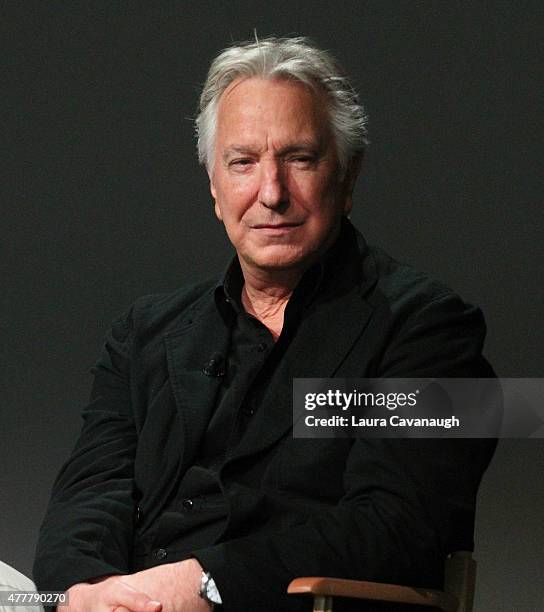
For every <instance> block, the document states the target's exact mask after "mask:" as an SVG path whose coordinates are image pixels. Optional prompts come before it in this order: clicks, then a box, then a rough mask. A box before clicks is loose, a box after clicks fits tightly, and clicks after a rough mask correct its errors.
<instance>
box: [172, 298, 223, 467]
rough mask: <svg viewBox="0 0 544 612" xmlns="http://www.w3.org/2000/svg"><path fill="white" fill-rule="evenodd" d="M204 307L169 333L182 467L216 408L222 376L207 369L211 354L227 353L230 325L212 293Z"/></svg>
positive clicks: (198, 442) (197, 444) (193, 455)
mask: <svg viewBox="0 0 544 612" xmlns="http://www.w3.org/2000/svg"><path fill="white" fill-rule="evenodd" d="M202 301H203V305H202V308H201V310H196V311H195V312H193V313H192V314H190V315H188V317H186V319H185V321H184V323H183V324H182V326H181V327H179V328H178V329H176V330H174V331H172V332H170V333H169V334H167V335H166V338H165V344H166V355H167V360H168V371H169V375H170V380H171V384H172V391H173V394H174V398H175V401H176V406H177V409H178V413H179V418H180V421H181V424H182V429H183V432H184V436H183V443H182V444H180V452H181V461H180V469H182V468H183V466H187V465H190V464H191V462H192V460H193V459H194V457H195V454H196V451H197V449H198V446H199V444H200V443H201V441H202V438H203V436H204V434H205V432H206V428H207V426H208V422H209V420H210V418H211V415H212V413H213V410H214V408H215V398H216V395H217V392H218V389H219V386H220V384H221V380H222V378H221V376H217V375H215V374H216V373H214V372H213V368H212V371H211V372H210V370H209V369H208V370H207V373H205V370H206V365H207V364H209V362H210V360H211V358H212V356H213V355H214V354H215V355H221V356H222V357H223V359H224V358H225V357H226V355H227V350H228V343H229V338H230V331H229V326H228V325H227V324H226V323H225V321H224V320H223V319H222V317H221V314H220V313H219V311H218V308H217V306H216V304H215V300H214V296H213V294H212V295H211V296H210V295H209V294H207V295H206V296H204V298H203V300H202Z"/></svg>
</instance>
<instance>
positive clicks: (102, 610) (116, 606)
mask: <svg viewBox="0 0 544 612" xmlns="http://www.w3.org/2000/svg"><path fill="white" fill-rule="evenodd" d="M123 578H124V576H110V577H108V578H104V579H102V580H100V582H97V583H95V584H90V583H79V584H75V585H74V586H72V587H70V588H69V589H68V591H67V593H68V601H69V604H68V605H67V606H66V607H64V606H63V608H62V610H63V612H112V611H113V610H117V612H161V610H162V605H161V604H160V603H159V602H158V601H154V600H152V599H151V598H150V597H148V595H146V594H145V593H143V592H141V591H138V590H137V589H135V588H134V587H132V586H130V585H128V584H126V583H125V582H124V581H123Z"/></svg>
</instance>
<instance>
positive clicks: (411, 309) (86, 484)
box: [35, 39, 493, 612]
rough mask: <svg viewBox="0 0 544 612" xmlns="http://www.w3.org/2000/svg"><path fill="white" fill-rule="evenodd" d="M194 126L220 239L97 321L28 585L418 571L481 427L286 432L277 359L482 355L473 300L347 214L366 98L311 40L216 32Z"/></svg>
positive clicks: (286, 407) (271, 580)
mask: <svg viewBox="0 0 544 612" xmlns="http://www.w3.org/2000/svg"><path fill="white" fill-rule="evenodd" d="M197 129H198V135H199V156H200V160H201V161H202V163H203V164H204V165H205V167H206V169H207V172H208V174H209V178H210V189H211V194H212V196H213V198H214V200H215V213H216V216H217V217H218V219H219V220H220V221H221V222H223V223H224V225H225V229H226V231H227V234H228V236H229V239H230V241H231V242H232V244H233V245H234V247H235V249H236V257H235V258H234V260H233V261H232V263H231V264H230V266H229V268H228V270H227V272H226V274H224V275H223V276H222V278H221V279H220V280H219V281H217V280H213V281H210V282H204V283H202V284H200V285H197V286H194V287H189V288H184V289H182V290H180V291H178V292H176V293H174V294H171V295H160V296H152V297H147V298H143V299H141V300H138V301H137V302H136V303H135V304H134V306H133V307H132V309H131V310H130V312H129V313H128V314H127V315H125V316H123V317H122V318H121V319H119V320H118V321H117V322H116V323H115V324H114V326H113V328H112V332H111V334H110V335H109V337H108V340H107V342H106V345H105V351H104V354H103V356H102V357H101V359H100V360H99V362H98V364H97V366H96V368H95V370H94V374H95V382H94V386H93V390H92V394H91V402H90V404H89V405H88V406H87V408H85V410H84V412H83V418H84V421H85V423H84V427H83V431H82V434H81V437H80V439H79V441H78V443H77V446H76V448H75V450H74V452H73V453H72V456H71V457H70V459H69V460H68V462H67V463H66V465H65V466H64V467H63V469H62V471H61V473H60V475H59V477H58V478H57V481H56V483H55V486H54V490H53V495H52V499H51V502H50V505H49V508H48V511H47V514H46V517H45V519H44V524H43V526H42V530H41V535H40V540H39V543H38V549H37V557H36V562H35V580H36V583H37V585H38V587H39V588H41V589H46V588H47V589H66V588H69V594H70V598H71V600H70V609H73V610H91V609H93V610H94V609H96V610H112V609H128V610H133V611H134V612H140V611H142V612H144V611H146V612H158V611H159V610H160V609H161V607H162V609H163V610H176V611H177V610H183V611H189V612H199V611H201V610H202V611H204V610H209V609H211V607H212V606H213V605H214V603H215V604H217V603H219V602H222V605H223V607H224V609H225V610H227V611H229V610H233V611H246V610H250V611H251V610H299V609H300V610H304V609H306V610H307V609H308V602H306V601H301V600H300V599H298V598H290V597H288V596H287V595H286V588H287V585H288V584H289V582H290V581H291V580H292V579H293V578H295V577H297V576H303V575H306V576H307V575H329V576H343V577H346V578H349V577H352V578H361V579H368V580H381V581H394V582H404V583H411V584H416V585H424V586H433V585H438V584H440V582H441V580H442V575H441V572H442V567H443V561H444V558H445V557H446V555H447V554H448V553H449V552H451V551H452V550H457V549H466V548H469V547H471V546H472V530H473V519H474V505H475V495H476V490H477V487H478V484H479V481H480V478H481V475H482V473H483V471H484V469H485V467H486V466H487V464H488V462H489V459H490V456H491V454H492V451H493V443H487V442H479V441H467V440H463V441H460V440H440V441H435V440H376V439H367V440H365V439H358V440H349V439H334V440H302V439H295V438H294V437H293V436H292V432H291V425H292V411H291V397H292V379H293V378H294V377H333V376H337V377H386V376H390V377H424V376H479V375H486V374H488V373H489V372H490V369H489V367H488V366H487V365H486V363H485V361H484V360H483V358H482V356H481V350H482V344H483V339H484V335H485V326H484V322H483V318H482V315H481V313H480V312H479V310H478V309H476V308H474V307H470V306H467V305H466V304H464V303H463V302H462V300H461V299H460V298H459V297H457V296H456V295H455V294H453V293H452V292H451V291H450V290H448V289H447V288H446V287H444V286H442V285H441V284H440V283H438V282H436V281H434V280H432V279H429V278H428V277H427V276H425V275H423V274H420V273H417V272H415V271H413V270H412V269H410V268H408V267H405V266H401V265H399V264H398V263H397V262H395V261H393V260H392V259H391V258H390V257H388V256H387V255H385V254H384V253H382V252H381V251H378V250H376V249H371V248H369V247H368V246H367V245H366V243H365V242H364V240H363V238H362V236H361V235H360V234H359V233H358V232H357V231H356V230H355V229H354V228H353V226H352V225H351V224H350V222H349V221H348V220H347V218H346V217H347V215H348V213H349V212H350V210H351V206H352V192H353V188H354V184H355V180H356V178H357V175H358V172H359V167H360V162H361V159H362V155H363V150H364V146H365V144H366V126H365V114H364V112H363V109H362V107H361V106H360V105H359V104H358V102H357V100H356V97H355V94H354V91H353V89H352V87H351V85H350V83H349V81H348V79H347V77H346V76H345V74H344V73H343V72H342V70H341V69H340V68H339V67H338V66H337V64H336V63H335V62H334V60H333V59H332V58H331V57H330V55H329V54H328V53H325V52H323V51H320V50H318V49H316V48H315V47H313V46H311V45H310V44H308V43H307V42H306V41H304V40H303V39H267V40H263V41H257V42H250V43H245V44H242V45H236V46H234V47H231V48H229V49H227V50H226V51H224V52H223V53H222V54H221V55H219V56H218V57H217V58H216V60H215V61H214V62H213V64H212V66H211V68H210V72H209V74H208V79H207V81H206V84H205V86H204V89H203V93H202V96H201V101H200V114H199V116H198V119H197Z"/></svg>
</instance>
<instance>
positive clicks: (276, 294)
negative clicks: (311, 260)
mask: <svg viewBox="0 0 544 612" xmlns="http://www.w3.org/2000/svg"><path fill="white" fill-rule="evenodd" d="M240 264H241V267H242V273H243V275H244V281H245V283H244V286H243V288H242V296H241V297H242V304H243V306H244V308H245V310H246V312H248V313H249V314H251V315H253V316H254V317H256V318H257V319H258V320H259V321H260V322H261V323H262V324H263V325H265V326H266V327H267V328H268V329H269V330H270V332H271V333H272V336H273V337H274V340H277V338H278V337H279V335H280V334H281V330H282V328H283V316H284V312H285V307H286V306H287V302H288V301H289V298H290V297H291V295H292V293H293V291H294V289H295V287H296V286H297V284H298V282H299V280H300V279H301V277H302V275H303V273H304V270H278V271H274V273H273V274H269V273H267V272H266V271H263V270H253V269H251V268H248V267H247V266H245V265H244V264H243V263H242V262H240Z"/></svg>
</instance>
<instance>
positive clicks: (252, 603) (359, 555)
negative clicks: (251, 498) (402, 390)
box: [194, 294, 495, 612]
mask: <svg viewBox="0 0 544 612" xmlns="http://www.w3.org/2000/svg"><path fill="white" fill-rule="evenodd" d="M484 335H485V324H484V320H483V317H482V314H481V312H480V311H479V310H478V309H477V308H474V307H469V306H466V305H465V304H464V303H463V302H462V301H461V300H460V299H459V298H458V297H457V296H455V295H453V294H448V295H443V296H441V297H440V298H439V299H437V300H435V301H433V302H431V303H429V304H427V305H425V306H423V307H421V308H419V309H418V310H417V312H416V313H415V314H414V315H413V316H410V317H409V318H408V319H407V320H406V322H405V323H404V324H403V326H402V328H401V329H400V331H399V332H398V333H397V335H396V338H395V339H393V340H392V341H391V342H390V343H389V346H388V349H387V351H386V352H385V354H384V356H383V359H382V364H381V369H380V373H379V375H380V376H381V377H406V378H408V377H433V376H435V377H447V376H465V377H478V376H485V377H488V376H493V372H492V370H491V368H490V367H489V366H488V365H487V363H486V362H485V361H484V360H483V358H482V356H481V349H482V344H483V339H484ZM304 442H306V443H309V444H311V442H312V441H311V440H304ZM494 447H495V441H494V440H474V439H473V440H460V439H457V440H454V439H440V440H432V439H402V440H399V439H396V440H394V439H381V440H379V439H372V438H367V439H364V438H361V439H357V440H355V441H354V442H353V445H352V448H351V452H350V454H349V457H348V460H347V462H346V465H345V470H344V474H343V485H344V495H343V497H342V498H341V499H340V500H339V502H338V503H337V504H336V505H335V506H332V507H328V508H326V509H323V510H319V511H315V512H313V513H312V516H311V517H310V518H309V519H308V520H307V521H306V522H304V523H302V524H299V525H297V526H295V527H293V528H291V529H289V530H285V531H282V532H277V533H269V534H266V535H259V534H257V535H254V536H253V535H250V536H246V537H244V538H240V539H237V540H231V541H227V542H225V543H222V544H218V545H216V546H213V547H209V548H205V549H201V550H197V551H195V552H194V556H195V557H196V558H197V559H198V560H199V561H200V563H201V564H202V565H203V567H205V568H206V569H207V570H208V571H209V572H210V573H211V574H212V576H213V577H214V580H215V581H216V584H217V586H218V588H219V592H220V593H221V596H222V599H223V602H224V609H225V610H226V611H227V612H230V611H237V610H262V611H265V610H298V609H301V610H307V609H308V602H307V601H304V602H302V603H301V602H299V601H298V598H296V597H293V596H287V595H286V589H287V586H288V584H289V582H290V581H291V580H292V579H294V578H296V577H298V576H336V577H343V578H353V579H363V580H364V579H366V580H375V581H383V582H399V583H405V584H413V585H416V586H417V585H419V586H424V587H432V586H440V585H441V582H442V580H443V576H442V572H443V564H444V559H445V556H446V555H447V553H448V552H451V551H452V550H456V549H459V548H471V547H472V532H473V520H474V508H475V497H476V492H477V488H478V485H479V482H480V479H481V476H482V474H483V471H484V470H485V468H486V467H487V464H488V463H489V460H490V458H491V456H492V454H493V450H494ZM324 487H326V483H324ZM299 606H302V607H300V608H299ZM335 608H336V604H335ZM357 609H359V608H357Z"/></svg>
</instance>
